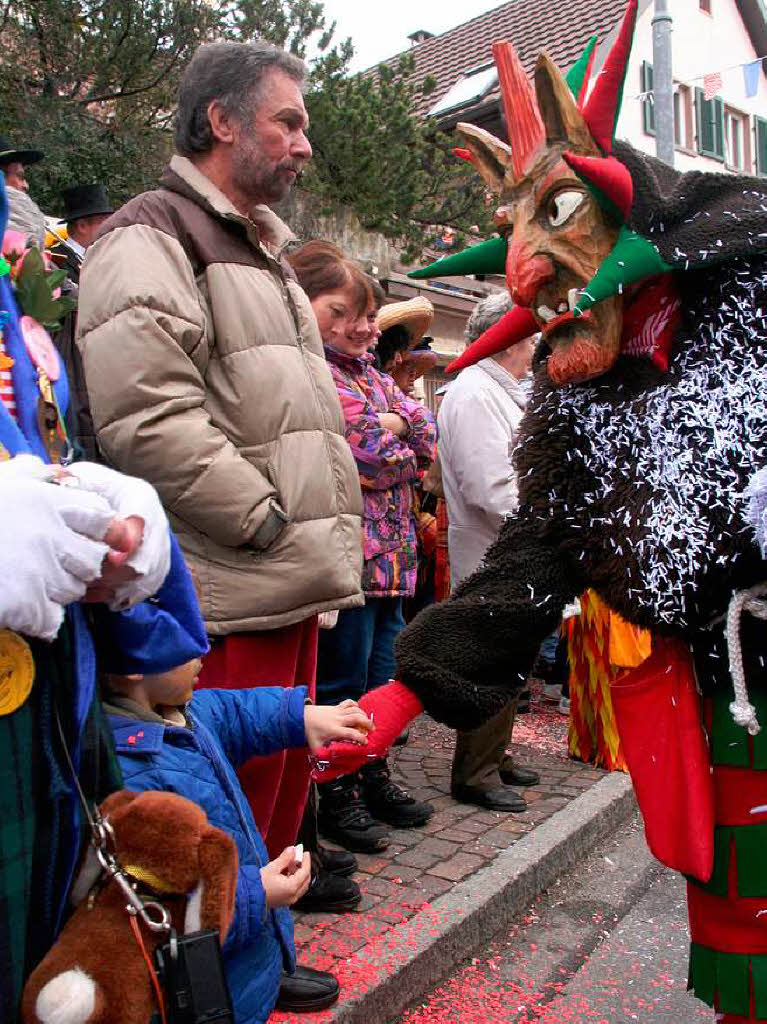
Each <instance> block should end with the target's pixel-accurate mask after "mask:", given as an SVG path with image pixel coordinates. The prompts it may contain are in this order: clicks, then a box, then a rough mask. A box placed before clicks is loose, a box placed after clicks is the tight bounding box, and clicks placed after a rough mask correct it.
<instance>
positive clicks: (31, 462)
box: [0, 455, 55, 481]
mask: <svg viewBox="0 0 767 1024" xmlns="http://www.w3.org/2000/svg"><path fill="white" fill-rule="evenodd" d="M54 470H55V467H54V466H49V465H47V464H46V463H45V462H43V460H42V459H41V458H39V457H38V456H37V455H15V456H14V457H13V458H12V459H7V460H6V461H5V462H0V480H2V481H4V480H50V479H52V478H53V476H54Z"/></svg>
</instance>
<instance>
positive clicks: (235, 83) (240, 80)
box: [174, 41, 306, 156]
mask: <svg viewBox="0 0 767 1024" xmlns="http://www.w3.org/2000/svg"><path fill="white" fill-rule="evenodd" d="M273 70H276V71H282V72H283V73H284V74H286V75H289V76H290V77H291V78H292V79H294V80H295V81H296V82H297V83H298V84H299V85H303V83H304V81H305V79H306V65H305V64H304V62H303V61H302V60H300V59H299V58H298V57H294V56H293V54H292V53H287V52H286V51H285V50H281V49H280V48H279V47H278V46H272V44H271V43H264V42H261V41H257V42H254V43H207V44H205V45H204V46H200V47H198V49H197V52H196V53H195V55H194V57H192V59H191V61H190V62H189V66H188V67H187V69H186V71H185V72H184V77H183V78H182V80H181V86H180V88H179V95H178V109H177V111H176V118H175V123H174V127H175V141H176V149H177V151H178V152H179V153H181V154H182V156H191V154H192V153H207V152H208V151H209V150H210V149H212V148H213V132H212V130H211V127H210V121H209V119H208V106H209V105H210V104H211V103H212V102H213V101H214V100H218V102H219V103H220V104H221V106H222V107H223V108H224V110H226V111H227V113H229V114H233V115H234V116H235V117H238V118H245V117H247V116H248V115H249V113H250V110H251V105H252V102H253V99H254V94H255V93H257V90H258V87H259V85H260V84H261V82H262V80H263V78H264V76H265V75H266V74H267V73H268V72H269V71H273Z"/></svg>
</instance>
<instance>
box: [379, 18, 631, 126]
mask: <svg viewBox="0 0 767 1024" xmlns="http://www.w3.org/2000/svg"><path fill="white" fill-rule="evenodd" d="M625 7H626V0H568V2H564V0H510V2H509V3H505V4H501V5H500V6H499V7H496V8H495V9H494V10H492V11H487V12H486V13H485V14H480V15H479V16H478V17H476V18H472V19H471V21H467V22H464V23H463V24H462V25H457V26H456V27H455V28H452V29H449V30H448V31H447V32H443V33H442V34H441V35H438V36H433V37H432V38H431V39H426V40H424V42H422V43H418V44H417V45H416V46H414V47H412V49H411V50H410V51H406V52H409V53H412V54H413V55H414V56H415V58H416V72H415V74H414V76H413V82H414V83H416V84H418V85H419V84H420V83H421V82H423V80H424V79H425V78H426V77H427V76H433V77H434V78H435V79H436V82H437V87H436V89H435V90H434V91H433V92H431V93H429V95H428V96H420V97H418V99H417V101H416V103H415V106H414V110H413V112H414V113H419V114H425V113H426V112H427V111H428V110H429V109H430V108H431V107H433V106H434V104H435V103H437V101H438V100H439V99H441V97H442V96H444V95H445V93H446V92H447V91H448V89H449V88H450V87H451V86H452V85H454V84H455V83H456V82H457V81H458V79H459V78H461V76H462V75H463V74H464V73H465V72H467V71H471V70H472V69H474V68H476V67H477V66H481V65H482V64H483V63H487V62H489V61H491V60H492V57H493V55H492V49H491V48H492V44H493V43H494V42H497V41H499V40H502V39H508V40H509V41H510V42H512V43H513V44H514V46H515V47H516V49H517V52H518V54H519V57H520V59H521V61H522V63H523V65H524V66H525V68H526V70H527V71H528V72H532V69H533V66H534V65H535V61H536V58H537V56H538V53H539V52H540V51H541V50H543V49H545V50H546V51H547V52H548V54H549V56H550V57H551V58H552V59H553V60H554V61H555V63H556V64H557V65H558V66H559V67H561V68H562V69H563V70H567V69H568V68H569V67H570V66H571V65H572V64H574V63H575V61H576V60H577V59H578V57H579V56H580V54H581V53H582V51H583V49H584V47H585V46H586V43H587V42H588V41H589V39H590V38H591V36H592V35H596V36H597V37H598V42H602V40H603V39H604V37H605V36H606V35H607V33H608V32H610V31H611V29H613V28H614V27H615V26H616V25H617V24H618V22H619V21H620V18H621V16H622V15H623V11H624V9H625ZM400 56H401V54H397V56H396V57H391V58H390V59H389V60H388V61H384V63H386V64H389V65H396V63H397V61H398V60H399V57H400ZM493 95H498V94H497V91H496V93H495V94H493V93H490V94H489V95H488V98H490V97H491V96H493Z"/></svg>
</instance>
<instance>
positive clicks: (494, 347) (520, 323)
mask: <svg viewBox="0 0 767 1024" xmlns="http://www.w3.org/2000/svg"><path fill="white" fill-rule="evenodd" d="M538 330H539V327H538V324H537V322H536V319H535V317H534V316H533V311H532V309H529V308H528V307H527V306H514V307H513V308H512V309H510V310H509V312H508V313H507V314H506V315H505V316H503V317H501V319H500V320H499V321H498V323H497V324H493V326H492V327H490V328H488V329H487V330H486V331H485V333H484V334H481V335H480V336H479V337H478V338H477V340H476V341H473V342H472V343H471V345H469V347H468V348H466V349H464V351H463V352H462V353H461V354H460V356H458V358H457V359H454V360H453V362H452V363H450V365H449V366H446V367H445V373H458V371H459V370H463V369H464V367H466V366H473V365H474V363H478V362H479V361H480V359H486V358H487V357H488V356H492V355H495V353H496V352H502V351H503V350H504V349H505V348H510V347H511V346H512V345H516V344H517V343H518V342H520V341H524V340H525V338H529V337H530V335H531V334H536V333H537V332H538Z"/></svg>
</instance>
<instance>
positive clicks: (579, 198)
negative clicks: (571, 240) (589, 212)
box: [548, 191, 586, 228]
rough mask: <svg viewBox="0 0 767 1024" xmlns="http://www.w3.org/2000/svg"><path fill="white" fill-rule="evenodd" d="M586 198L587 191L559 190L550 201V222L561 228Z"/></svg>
mask: <svg viewBox="0 0 767 1024" xmlns="http://www.w3.org/2000/svg"><path fill="white" fill-rule="evenodd" d="M585 198H586V193H585V192H575V191H573V192H557V194H556V195H555V196H553V197H552V199H551V200H550V201H549V209H548V218H549V224H551V226H552V227H553V228H561V227H562V225H563V224H565V223H566V222H567V221H568V220H569V219H570V217H571V216H572V215H573V214H574V213H575V211H576V210H577V209H578V207H579V206H580V205H581V203H582V202H583V200H584V199H585Z"/></svg>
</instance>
